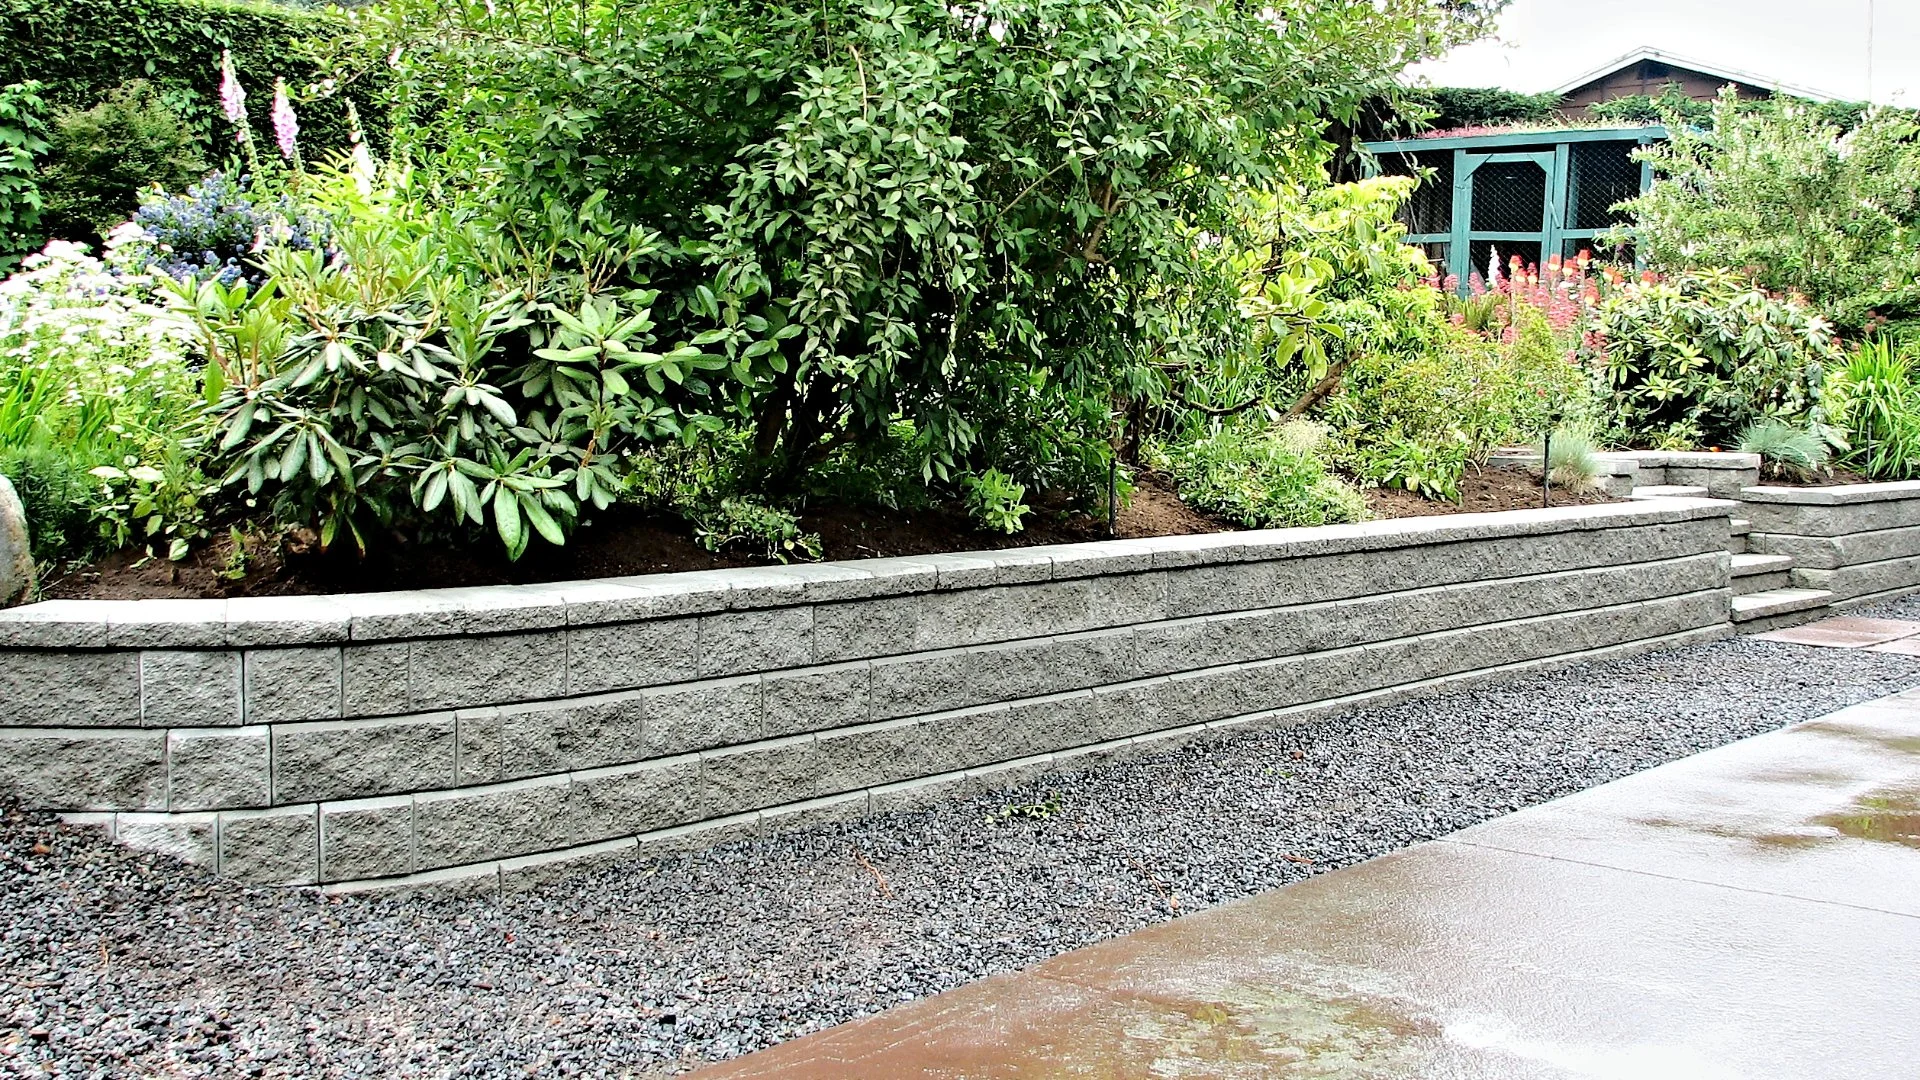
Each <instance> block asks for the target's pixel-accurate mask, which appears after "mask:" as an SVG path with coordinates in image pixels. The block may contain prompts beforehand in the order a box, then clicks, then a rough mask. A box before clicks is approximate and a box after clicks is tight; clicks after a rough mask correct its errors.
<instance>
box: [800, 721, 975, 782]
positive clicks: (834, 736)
mask: <svg viewBox="0 0 1920 1080" xmlns="http://www.w3.org/2000/svg"><path fill="white" fill-rule="evenodd" d="M944 719H946V718H944V717H921V718H916V719H910V720H887V721H883V722H881V723H877V724H866V725H863V726H861V727H856V728H841V729H839V730H835V731H823V732H820V733H819V734H818V735H816V736H815V738H816V739H818V740H819V744H820V745H819V748H818V750H817V753H818V754H819V760H820V769H821V773H820V781H819V782H820V790H821V791H855V790H858V789H860V788H868V787H873V786H875V785H878V784H890V783H893V782H895V781H898V780H907V779H911V778H912V777H915V776H925V775H926V774H928V773H929V772H940V771H942V770H941V769H939V768H933V767H930V765H931V764H932V763H935V762H939V761H942V760H944V757H943V755H942V752H941V750H940V749H939V747H937V746H930V745H926V744H929V743H937V742H939V741H941V740H942V739H943V732H944V731H945V727H944V726H943V725H942V724H940V723H939V721H942V720H944ZM976 764H978V763H977V762H976Z"/></svg>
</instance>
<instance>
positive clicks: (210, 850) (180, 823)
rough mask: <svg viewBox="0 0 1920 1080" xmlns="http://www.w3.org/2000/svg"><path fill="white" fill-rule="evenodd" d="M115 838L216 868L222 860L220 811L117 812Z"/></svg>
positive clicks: (135, 848)
mask: <svg viewBox="0 0 1920 1080" xmlns="http://www.w3.org/2000/svg"><path fill="white" fill-rule="evenodd" d="M113 838H114V839H115V840H117V841H119V842H120V843H122V844H125V845H126V846H128V847H130V848H132V849H134V850H135V851H151V852H153V853H154V854H156V855H165V856H167V857H168V858H173V859H179V860H180V861H181V862H185V863H192V864H193V865H194V866H204V867H206V868H207V869H209V870H212V869H213V868H214V867H215V866H217V865H218V864H219V858H220V851H219V846H220V845H219V842H220V816H219V815H218V814H116V815H114V822H113Z"/></svg>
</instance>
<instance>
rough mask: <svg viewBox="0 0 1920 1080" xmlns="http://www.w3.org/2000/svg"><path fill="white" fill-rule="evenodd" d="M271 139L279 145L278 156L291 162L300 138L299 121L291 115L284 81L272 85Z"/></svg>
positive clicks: (290, 103) (290, 104)
mask: <svg viewBox="0 0 1920 1080" xmlns="http://www.w3.org/2000/svg"><path fill="white" fill-rule="evenodd" d="M273 138H274V141H275V142H278V143H279V144H280V156H281V157H284V158H286V159H287V160H288V161H292V160H293V151H294V147H295V145H296V144H297V143H298V141H299V138H300V121H299V119H298V118H297V117H295V116H294V115H293V102H291V101H289V100H288V99H287V80H285V79H281V80H279V81H278V82H276V83H274V85H273Z"/></svg>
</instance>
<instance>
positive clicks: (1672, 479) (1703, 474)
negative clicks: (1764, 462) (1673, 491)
mask: <svg viewBox="0 0 1920 1080" xmlns="http://www.w3.org/2000/svg"><path fill="white" fill-rule="evenodd" d="M1759 482H1760V466H1759V464H1758V463H1756V464H1754V465H1752V466H1751V467H1744V466H1743V467H1740V468H1701V467H1694V466H1688V465H1672V464H1670V465H1668V466H1667V467H1666V483H1669V484H1677V485H1679V486H1682V487H1703V488H1706V489H1707V494H1708V495H1711V496H1713V497H1714V498H1716V499H1732V498H1736V497H1738V496H1739V494H1740V491H1741V489H1742V488H1750V487H1752V486H1754V485H1755V484H1758V483H1759Z"/></svg>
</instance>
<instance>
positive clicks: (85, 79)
mask: <svg viewBox="0 0 1920 1080" xmlns="http://www.w3.org/2000/svg"><path fill="white" fill-rule="evenodd" d="M343 26H344V24H343V23H342V22H341V21H340V19H339V17H338V16H336V15H333V14H331V13H329V12H326V11H315V10H306V9H301V8H293V7H286V6H281V5H276V4H267V3H244V2H236V0H0V84H5V83H13V82H21V81H24V80H27V79H37V80H39V81H40V82H42V83H45V84H46V90H45V91H44V94H43V96H44V97H45V98H46V99H47V103H48V104H49V105H51V106H54V107H56V108H68V109H88V108H91V107H93V106H94V105H97V104H99V103H100V102H101V101H102V100H104V99H105V98H106V96H107V95H108V94H109V93H111V92H112V91H113V90H114V89H115V88H116V87H118V86H120V85H122V84H124V83H126V82H129V81H131V80H134V79H146V80H148V81H150V82H151V83H153V84H154V86H155V87H156V88H157V89H158V90H159V91H160V95H161V97H162V99H163V100H165V101H166V103H167V104H168V105H170V106H172V107H173V109H174V110H175V111H176V112H178V113H179V114H180V116H181V118H182V119H183V120H185V121H186V123H187V124H188V125H189V126H190V127H191V128H192V130H193V131H194V132H195V133H196V134H198V135H199V136H200V137H201V138H202V139H204V140H206V143H207V145H208V147H209V148H210V149H211V150H213V154H212V155H210V156H212V157H214V158H216V159H217V158H218V157H219V156H220V155H221V154H222V153H224V152H225V150H226V149H227V148H229V147H231V145H232V143H231V141H230V133H229V132H227V131H226V130H225V129H226V121H225V119H224V118H223V117H221V115H220V102H219V85H220V53H221V50H223V49H231V50H232V51H233V59H234V64H235V66H236V67H237V68H238V70H239V72H240V82H241V85H242V86H243V87H245V89H246V91H247V108H248V113H249V115H250V116H251V118H252V120H253V124H254V129H255V131H254V134H255V137H256V138H257V139H258V140H259V143H260V145H261V146H271V145H272V138H273V133H272V125H271V122H270V121H269V120H268V117H267V108H268V105H269V103H270V101H271V100H272V96H273V84H274V80H275V79H276V78H284V79H286V80H287V85H288V86H289V87H290V88H291V89H292V90H293V93H294V95H295V98H296V108H297V109H298V110H299V113H300V127H301V142H302V144H303V145H304V146H305V148H306V150H307V153H308V156H309V157H312V156H314V155H316V154H319V153H324V152H326V151H328V150H331V149H338V148H343V147H345V146H346V145H347V121H346V106H345V100H344V97H343V96H335V97H333V98H331V99H327V100H319V101H301V100H300V98H301V97H302V96H303V95H304V92H305V89H306V87H307V85H308V84H310V83H312V82H314V81H316V80H317V79H318V78H320V74H319V66H318V65H317V64H316V63H315V61H314V60H313V59H312V58H311V54H310V51H309V50H308V49H307V48H305V47H304V43H306V42H309V41H312V40H315V39H324V38H327V37H330V36H333V35H335V34H338V33H339V32H340V31H341V29H342V28H343ZM374 90H375V88H374V87H371V86H368V85H365V84H357V85H355V86H354V87H353V88H352V90H351V92H350V96H351V97H352V98H353V99H354V100H355V102H356V104H357V105H358V106H359V109H360V115H361V119H362V121H363V122H364V123H366V125H367V126H368V128H369V130H370V131H377V130H378V123H377V117H376V116H375V115H373V113H374V105H373V101H374Z"/></svg>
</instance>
